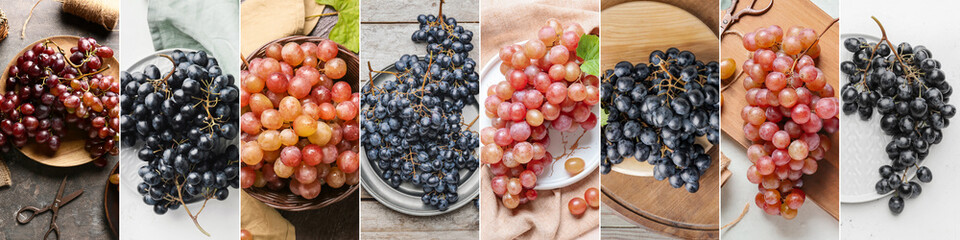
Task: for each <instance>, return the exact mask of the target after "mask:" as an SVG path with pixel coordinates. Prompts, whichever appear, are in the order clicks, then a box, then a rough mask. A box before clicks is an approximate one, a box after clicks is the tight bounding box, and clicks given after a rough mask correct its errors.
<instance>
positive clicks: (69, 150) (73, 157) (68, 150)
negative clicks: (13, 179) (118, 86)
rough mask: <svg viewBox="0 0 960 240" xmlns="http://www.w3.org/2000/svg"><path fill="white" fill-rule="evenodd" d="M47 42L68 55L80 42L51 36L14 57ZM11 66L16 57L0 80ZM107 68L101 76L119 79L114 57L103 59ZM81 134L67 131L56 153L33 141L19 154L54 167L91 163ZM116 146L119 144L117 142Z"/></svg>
mask: <svg viewBox="0 0 960 240" xmlns="http://www.w3.org/2000/svg"><path fill="white" fill-rule="evenodd" d="M47 40H49V41H52V42H54V43H56V44H57V45H58V46H60V48H62V49H63V51H64V53H67V54H69V53H70V48H72V47H76V46H77V40H80V37H76V36H53V37H48V38H44V39H40V40H38V41H36V42H34V43H31V44H30V45H27V46H24V48H23V50H20V52H18V53H17V55H16V56H21V55H23V53H24V52H26V51H27V50H30V49H31V48H33V46H34V45H37V43H42V42H46V41H47ZM51 46H52V45H51ZM67 57H69V55H68V56H67ZM13 64H17V57H13V58H12V59H11V60H10V63H8V64H7V68H4V69H3V74H2V75H0V79H7V69H9V68H10V66H11V65H13ZM108 66H109V69H107V70H105V71H104V72H103V75H112V76H117V77H118V78H119V76H120V64H119V63H118V62H117V59H116V58H115V57H113V58H107V59H103V67H108ZM118 80H119V79H118ZM5 90H6V81H5V80H4V81H0V92H3V91H5ZM71 128H74V127H68V128H67V129H71ZM81 134H84V133H83V132H81V131H78V130H69V131H68V133H67V135H66V137H64V138H63V139H61V140H60V149H59V150H58V151H56V152H52V151H50V148H48V147H47V146H45V145H41V144H37V143H35V142H33V141H30V143H28V144H27V145H26V146H24V147H23V148H22V149H20V152H22V153H23V155H26V156H27V157H29V158H30V159H33V160H35V161H37V162H40V163H42V164H45V165H48V166H54V167H72V166H77V165H80V164H84V163H88V162H90V161H93V158H91V157H90V153H88V152H87V151H86V150H84V149H83V148H84V145H85V144H86V142H85V140H84V138H83V135H81ZM11 141H12V140H11ZM117 144H119V142H117Z"/></svg>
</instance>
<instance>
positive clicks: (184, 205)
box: [174, 181, 210, 237]
mask: <svg viewBox="0 0 960 240" xmlns="http://www.w3.org/2000/svg"><path fill="white" fill-rule="evenodd" d="M174 183H175V184H176V185H177V199H176V200H177V201H179V202H180V205H183V210H186V211H187V216H190V219H193V225H194V226H196V227H197V230H200V233H203V235H206V236H207V237H209V236H210V233H208V232H207V231H206V230H203V227H202V226H200V222H199V221H197V218H198V217H200V212H203V209H204V208H206V207H207V201H209V200H210V197H205V198H204V199H203V205H202V206H200V209H199V210H197V214H193V213H191V212H190V207H187V203H186V202H184V201H183V193H182V192H181V191H182V189H181V188H182V186H183V185H180V182H178V181H174Z"/></svg>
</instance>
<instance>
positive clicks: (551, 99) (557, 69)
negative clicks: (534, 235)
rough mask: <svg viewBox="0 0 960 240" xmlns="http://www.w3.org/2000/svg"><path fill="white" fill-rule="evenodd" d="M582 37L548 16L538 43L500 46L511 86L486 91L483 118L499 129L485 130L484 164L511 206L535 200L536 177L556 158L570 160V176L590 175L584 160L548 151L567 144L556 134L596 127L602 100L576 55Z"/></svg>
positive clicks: (567, 163)
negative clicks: (597, 108)
mask: <svg viewBox="0 0 960 240" xmlns="http://www.w3.org/2000/svg"><path fill="white" fill-rule="evenodd" d="M583 36H584V32H583V27H581V26H580V24H577V23H572V22H571V23H565V24H561V23H560V21H559V20H557V19H549V20H547V23H546V24H545V25H544V26H543V27H541V29H540V31H538V33H537V38H536V39H531V40H527V41H526V42H524V43H522V44H511V45H507V46H503V47H502V48H501V49H500V52H499V55H498V56H499V58H500V60H502V61H503V62H502V64H501V67H500V70H501V74H503V76H504V77H505V78H506V81H503V82H499V83H496V84H493V85H491V87H490V88H489V89H487V99H485V100H484V109H485V113H484V114H485V115H486V116H485V117H487V118H490V120H491V121H490V122H491V123H492V124H491V126H484V127H483V128H482V129H481V130H480V135H481V136H480V138H481V139H480V141H481V143H483V144H484V145H483V147H482V148H481V150H480V161H482V162H483V163H484V164H487V165H488V166H489V167H490V171H491V173H492V179H490V185H491V188H492V189H493V192H494V194H495V195H496V196H497V197H499V198H500V200H501V203H502V205H503V206H504V207H506V208H509V209H515V208H517V207H519V206H520V205H522V204H525V203H527V202H529V201H533V200H535V199H536V198H537V191H536V190H535V189H534V188H535V187H536V186H537V178H538V177H539V176H540V174H542V173H543V172H544V170H545V169H549V168H552V164H553V163H554V160H559V159H560V158H568V159H567V160H565V161H562V162H561V163H558V164H564V169H565V170H566V171H565V172H566V174H568V175H569V176H575V175H578V174H581V172H583V169H584V167H585V166H584V164H585V163H584V161H583V159H581V158H576V157H570V156H569V154H564V153H557V154H558V156H557V157H558V159H554V155H553V154H551V153H550V152H548V151H547V150H546V149H547V148H548V146H550V144H561V143H560V141H556V139H557V138H553V140H554V141H551V136H550V134H549V132H550V130H558V131H560V132H581V133H586V131H589V130H591V129H593V128H595V127H596V126H597V121H598V118H597V116H596V115H595V114H594V113H593V112H592V110H591V109H592V108H593V106H594V105H596V104H598V103H599V102H600V99H599V98H600V96H599V88H598V84H599V81H598V80H599V79H597V76H594V75H590V74H586V73H584V72H582V71H581V69H580V65H581V64H583V60H582V59H579V57H578V56H577V52H576V47H577V46H578V45H579V44H580V38H581V37H583ZM558 162H559V161H558ZM554 174H563V173H554ZM518 183H519V184H518ZM581 200H582V199H581ZM581 205H582V206H583V207H584V208H585V207H586V203H583V204H580V205H577V207H579V206H581ZM581 213H582V212H581Z"/></svg>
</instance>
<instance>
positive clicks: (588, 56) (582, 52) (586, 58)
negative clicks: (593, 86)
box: [577, 34, 600, 76]
mask: <svg viewBox="0 0 960 240" xmlns="http://www.w3.org/2000/svg"><path fill="white" fill-rule="evenodd" d="M577 56H578V57H580V58H583V64H581V65H580V71H583V73H585V74H590V75H594V76H600V37H597V36H594V35H587V34H584V35H583V36H580V43H578V44H577Z"/></svg>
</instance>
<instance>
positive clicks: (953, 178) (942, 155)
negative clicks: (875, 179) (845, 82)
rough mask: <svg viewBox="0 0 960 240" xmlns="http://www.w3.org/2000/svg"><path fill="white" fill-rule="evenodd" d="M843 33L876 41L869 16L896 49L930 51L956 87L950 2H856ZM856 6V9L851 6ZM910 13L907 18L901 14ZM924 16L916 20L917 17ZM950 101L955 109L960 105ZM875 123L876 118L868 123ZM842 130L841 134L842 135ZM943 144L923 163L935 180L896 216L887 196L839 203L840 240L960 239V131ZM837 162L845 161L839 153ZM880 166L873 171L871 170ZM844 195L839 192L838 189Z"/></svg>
mask: <svg viewBox="0 0 960 240" xmlns="http://www.w3.org/2000/svg"><path fill="white" fill-rule="evenodd" d="M843 6H844V7H843V9H842V14H843V19H841V21H840V26H841V28H840V30H841V32H843V33H865V34H870V35H875V36H877V37H880V29H879V28H878V27H877V25H876V23H874V22H873V20H872V19H870V16H876V17H877V18H878V19H879V20H880V22H881V23H883V26H884V28H886V30H887V37H889V39H890V40H891V42H892V43H893V44H894V45H897V44H899V43H900V42H904V41H906V42H909V43H910V44H912V45H913V46H917V45H924V46H927V48H928V49H930V50H931V51H932V52H933V56H934V57H935V59H937V60H939V61H940V63H941V64H942V69H944V70H945V71H944V72H945V73H946V76H947V81H949V82H951V83H953V84H954V86H957V85H956V84H958V83H960V81H957V78H958V77H960V70H958V69H960V56H958V55H956V53H957V52H958V51H960V41H958V40H957V38H956V37H954V36H952V35H953V34H956V33H958V32H960V24H958V23H957V21H956V20H957V17H958V15H957V12H956V9H957V8H958V7H960V4H958V3H957V2H954V1H911V2H910V3H909V4H905V3H904V2H902V1H891V0H857V1H843ZM854 6H860V7H854ZM901 13H911V14H901ZM921 15H922V16H923V17H921V18H918V17H916V16H921ZM955 99H956V97H954V100H953V101H952V103H953V104H954V105H957V104H958V101H957V100H955ZM872 120H874V121H877V120H876V119H872ZM841 131H843V130H841ZM943 135H944V138H943V141H942V142H941V143H940V144H938V145H935V146H933V147H931V149H930V155H929V156H928V157H927V160H925V162H924V164H925V165H926V166H928V167H929V168H930V169H931V170H933V176H934V178H933V181H932V182H930V183H923V184H921V185H922V187H923V193H922V194H920V196H919V197H917V198H914V199H907V200H906V201H905V203H906V204H905V207H904V210H903V212H902V213H900V215H899V216H898V215H893V214H891V212H890V210H889V208H888V207H887V201H889V199H890V198H889V197H884V198H881V199H879V200H876V201H871V202H865V203H851V204H841V205H840V208H841V212H840V219H841V221H840V224H841V228H842V231H841V236H842V238H843V239H868V238H871V239H872V238H884V239H957V238H960V228H958V226H960V215H957V214H956V213H957V212H960V206H958V205H957V204H956V202H957V201H956V200H957V197H958V196H960V194H958V192H957V187H956V186H957V183H958V182H960V175H957V174H951V173H955V171H957V169H958V168H960V164H958V163H956V162H955V158H956V156H957V153H960V149H957V148H956V147H953V146H957V144H960V137H958V136H960V127H958V126H956V122H954V124H953V125H951V126H950V127H948V128H947V129H946V130H945V131H944V133H943ZM841 157H842V158H843V157H853V156H843V151H841ZM879 167H880V166H876V167H873V169H874V171H876V169H878V168H879ZM841 191H842V189H841Z"/></svg>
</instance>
